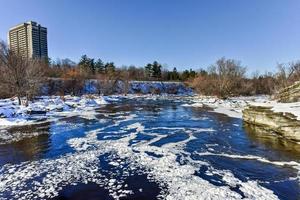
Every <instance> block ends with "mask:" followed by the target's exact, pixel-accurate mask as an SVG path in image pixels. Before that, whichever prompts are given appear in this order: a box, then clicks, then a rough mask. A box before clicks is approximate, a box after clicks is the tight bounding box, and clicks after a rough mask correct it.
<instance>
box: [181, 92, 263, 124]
mask: <svg viewBox="0 0 300 200" xmlns="http://www.w3.org/2000/svg"><path fill="white" fill-rule="evenodd" d="M268 98H269V97H268V96H250V97H232V98H228V99H225V100H223V99H219V98H217V97H213V96H194V97H192V98H191V103H188V104H183V105H182V106H184V107H209V108H212V109H213V110H212V112H216V113H222V114H225V115H227V116H229V117H233V118H240V119H241V118H242V111H243V109H244V108H245V107H246V106H248V105H249V104H250V103H254V102H259V103H263V102H267V101H268Z"/></svg>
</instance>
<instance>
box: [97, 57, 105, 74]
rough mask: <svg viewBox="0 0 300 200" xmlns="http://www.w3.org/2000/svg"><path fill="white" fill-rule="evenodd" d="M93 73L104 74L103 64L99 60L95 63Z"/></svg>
mask: <svg viewBox="0 0 300 200" xmlns="http://www.w3.org/2000/svg"><path fill="white" fill-rule="evenodd" d="M95 72H96V73H105V68H104V63H103V62H102V60H101V59H100V58H99V59H98V60H97V61H96V62H95Z"/></svg>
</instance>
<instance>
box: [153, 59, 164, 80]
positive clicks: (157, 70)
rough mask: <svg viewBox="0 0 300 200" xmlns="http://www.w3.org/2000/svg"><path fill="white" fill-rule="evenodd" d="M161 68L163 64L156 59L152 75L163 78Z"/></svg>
mask: <svg viewBox="0 0 300 200" xmlns="http://www.w3.org/2000/svg"><path fill="white" fill-rule="evenodd" d="M161 68H162V67H161V64H159V63H158V62H157V61H154V62H153V64H152V71H153V74H152V77H154V78H161Z"/></svg>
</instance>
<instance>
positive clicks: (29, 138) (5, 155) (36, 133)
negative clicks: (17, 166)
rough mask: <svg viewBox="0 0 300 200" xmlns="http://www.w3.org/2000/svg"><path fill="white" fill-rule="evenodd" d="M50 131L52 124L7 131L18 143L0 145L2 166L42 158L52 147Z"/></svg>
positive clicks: (0, 162)
mask: <svg viewBox="0 0 300 200" xmlns="http://www.w3.org/2000/svg"><path fill="white" fill-rule="evenodd" d="M49 129H50V123H44V124H39V125H30V126H22V127H13V128H11V129H9V130H7V131H8V133H9V134H10V135H11V136H12V137H15V138H18V141H12V142H11V143H9V144H0V165H3V164H6V163H19V162H22V161H28V160H36V159H39V158H41V157H42V156H43V154H45V153H46V152H47V151H48V149H49V147H50V146H51V141H50V135H49ZM24 136H25V137H24ZM23 137H24V138H23Z"/></svg>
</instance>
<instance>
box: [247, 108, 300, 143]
mask: <svg viewBox="0 0 300 200" xmlns="http://www.w3.org/2000/svg"><path fill="white" fill-rule="evenodd" d="M272 108H273V107H271V106H255V105H250V106H248V107H247V108H246V109H244V111H243V119H244V121H245V123H249V124H252V125H255V126H257V127H259V128H260V129H264V130H267V131H269V132H273V133H276V134H278V135H280V136H283V137H284V138H286V139H289V140H292V141H295V142H297V143H300V121H299V120H298V119H297V116H295V115H293V114H291V113H287V112H285V113H284V112H275V111H273V110H272Z"/></svg>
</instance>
